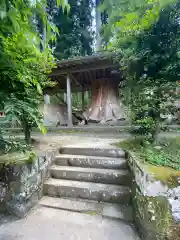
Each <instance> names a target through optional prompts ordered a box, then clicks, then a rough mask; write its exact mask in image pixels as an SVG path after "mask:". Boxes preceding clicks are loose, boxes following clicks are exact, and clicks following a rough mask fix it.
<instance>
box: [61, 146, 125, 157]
mask: <svg viewBox="0 0 180 240" xmlns="http://www.w3.org/2000/svg"><path fill="white" fill-rule="evenodd" d="M59 152H60V154H71V155H86V156H97V157H113V158H124V157H125V152H124V150H121V149H113V148H112V149H106V148H78V147H61V148H60V149H59Z"/></svg>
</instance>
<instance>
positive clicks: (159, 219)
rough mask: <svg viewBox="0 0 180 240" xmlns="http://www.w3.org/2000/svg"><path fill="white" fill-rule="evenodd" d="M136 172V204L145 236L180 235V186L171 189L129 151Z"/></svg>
mask: <svg viewBox="0 0 180 240" xmlns="http://www.w3.org/2000/svg"><path fill="white" fill-rule="evenodd" d="M128 160H129V166H130V168H131V170H132V172H133V173H134V189H133V206H134V217H135V222H136V225H137V227H138V229H139V231H140V233H141V235H142V237H143V240H179V239H180V186H178V187H177V188H174V189H170V188H169V187H168V186H167V185H165V184H163V183H162V182H161V181H159V180H156V178H155V176H154V175H153V174H152V173H149V172H147V171H146V170H145V169H144V168H143V165H141V164H140V163H139V161H138V160H137V158H136V157H135V156H134V155H132V154H128Z"/></svg>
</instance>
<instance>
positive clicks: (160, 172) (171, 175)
mask: <svg viewBox="0 0 180 240" xmlns="http://www.w3.org/2000/svg"><path fill="white" fill-rule="evenodd" d="M142 166H143V167H144V168H145V169H146V170H147V171H148V172H149V173H150V174H153V175H154V177H155V179H157V180H160V181H161V182H162V183H164V184H166V185H167V186H168V187H169V188H175V187H177V186H179V179H180V171H176V170H174V169H172V168H169V167H160V166H154V165H151V164H148V163H142Z"/></svg>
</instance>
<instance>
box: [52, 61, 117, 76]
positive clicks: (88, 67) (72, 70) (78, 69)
mask: <svg viewBox="0 0 180 240" xmlns="http://www.w3.org/2000/svg"><path fill="white" fill-rule="evenodd" d="M117 67H119V64H117V63H96V64H92V65H82V66H78V67H76V66H74V67H71V68H70V67H69V68H62V69H58V68H56V69H54V70H53V72H52V73H51V74H50V75H49V76H50V77H52V76H58V75H64V74H70V73H75V72H87V71H90V70H97V69H105V68H117Z"/></svg>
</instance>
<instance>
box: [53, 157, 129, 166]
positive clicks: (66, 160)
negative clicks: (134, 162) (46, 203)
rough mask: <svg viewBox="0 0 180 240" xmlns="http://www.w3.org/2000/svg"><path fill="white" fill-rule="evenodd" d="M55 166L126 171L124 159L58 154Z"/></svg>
mask: <svg viewBox="0 0 180 240" xmlns="http://www.w3.org/2000/svg"><path fill="white" fill-rule="evenodd" d="M55 164H56V165H61V166H77V167H88V168H107V169H127V167H128V163H127V160H126V159H125V158H108V157H95V156H83V155H68V154H60V155H58V156H56V158H55Z"/></svg>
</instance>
